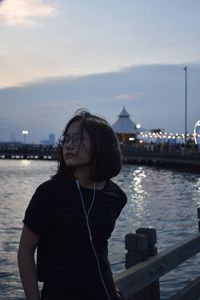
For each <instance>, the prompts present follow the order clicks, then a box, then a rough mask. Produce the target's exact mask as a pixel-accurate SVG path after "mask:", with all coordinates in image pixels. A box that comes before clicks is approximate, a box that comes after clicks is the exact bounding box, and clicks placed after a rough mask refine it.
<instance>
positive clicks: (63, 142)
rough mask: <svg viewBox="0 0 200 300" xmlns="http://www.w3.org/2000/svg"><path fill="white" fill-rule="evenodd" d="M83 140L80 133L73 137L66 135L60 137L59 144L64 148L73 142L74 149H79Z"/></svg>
mask: <svg viewBox="0 0 200 300" xmlns="http://www.w3.org/2000/svg"><path fill="white" fill-rule="evenodd" d="M83 139H84V138H83V136H82V135H81V134H79V133H75V134H73V135H71V136H70V135H69V134H65V135H62V136H61V137H60V139H59V143H60V145H61V146H64V145H67V144H68V143H69V142H70V141H71V143H72V146H73V147H79V146H80V143H81V142H82V140H83Z"/></svg>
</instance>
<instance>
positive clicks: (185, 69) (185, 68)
mask: <svg viewBox="0 0 200 300" xmlns="http://www.w3.org/2000/svg"><path fill="white" fill-rule="evenodd" d="M183 70H184V71H185V147H186V144H187V66H185V67H184V69H183Z"/></svg>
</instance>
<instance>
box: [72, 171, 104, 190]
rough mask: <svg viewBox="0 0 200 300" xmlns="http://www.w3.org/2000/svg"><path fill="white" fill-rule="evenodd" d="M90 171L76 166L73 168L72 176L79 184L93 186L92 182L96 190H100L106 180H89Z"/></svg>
mask: <svg viewBox="0 0 200 300" xmlns="http://www.w3.org/2000/svg"><path fill="white" fill-rule="evenodd" d="M90 174H91V173H90V172H89V170H88V169H87V170H83V169H81V170H80V169H79V168H76V169H75V170H74V176H75V178H76V179H77V180H78V182H79V184H80V186H82V187H85V188H93V187H94V184H95V188H96V189H97V190H101V189H103V188H104V186H105V184H106V181H105V180H102V181H97V182H96V181H95V180H91V179H90Z"/></svg>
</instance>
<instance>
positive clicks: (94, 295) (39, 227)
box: [18, 111, 127, 300]
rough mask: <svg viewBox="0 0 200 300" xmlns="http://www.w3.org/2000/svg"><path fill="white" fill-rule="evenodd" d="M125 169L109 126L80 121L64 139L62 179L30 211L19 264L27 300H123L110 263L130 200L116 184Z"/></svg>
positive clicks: (83, 116) (39, 194) (39, 192)
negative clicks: (110, 249)
mask: <svg viewBox="0 0 200 300" xmlns="http://www.w3.org/2000/svg"><path fill="white" fill-rule="evenodd" d="M121 162H122V160H121V152H120V147H119V144H118V140H117V138H116V135H115V133H114V131H113V130H112V128H111V126H110V125H109V124H108V123H107V121H105V120H104V119H102V118H100V117H98V116H95V115H92V114H90V113H89V112H87V111H79V113H77V114H75V116H74V117H73V118H72V119H71V120H70V121H69V122H68V124H67V125H66V127H65V129H64V132H63V135H62V136H61V138H60V140H59V145H58V169H57V173H56V175H54V176H53V177H52V179H50V180H48V181H46V182H44V183H42V184H41V185H40V186H39V187H38V188H37V189H36V191H35V193H34V195H33V197H32V199H31V201H30V203H29V205H28V207H27V209H26V212H25V217H24V220H23V222H24V226H23V230H22V234H21V240H20V245H19V250H18V264H19V270H20V276H21V281H22V285H23V288H24V291H25V295H26V299H27V300H39V299H41V300H117V299H123V297H122V295H120V292H118V291H117V289H116V287H115V284H114V281H113V275H112V272H111V268H110V264H109V261H108V239H109V238H110V236H111V233H112V231H113V229H114V226H115V221H116V219H117V218H118V217H119V215H120V213H121V210H122V209H123V207H124V205H125V204H126V201H127V198H126V195H125V193H124V192H123V191H122V190H121V188H120V187H119V186H118V185H116V184H115V183H114V182H113V181H112V180H111V178H112V177H114V176H116V175H117V174H118V173H119V172H120V169H121ZM36 249H37V262H36V264H35V259H34V254H35V250H36ZM38 281H40V282H43V286H42V291H41V295H40V291H39V288H38Z"/></svg>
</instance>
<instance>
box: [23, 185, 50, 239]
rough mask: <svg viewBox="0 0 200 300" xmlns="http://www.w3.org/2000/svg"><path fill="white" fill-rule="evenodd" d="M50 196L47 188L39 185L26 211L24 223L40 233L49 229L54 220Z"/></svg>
mask: <svg viewBox="0 0 200 300" xmlns="http://www.w3.org/2000/svg"><path fill="white" fill-rule="evenodd" d="M50 198H51V197H50V195H49V192H48V191H47V189H46V188H45V187H44V186H42V185H41V186H39V187H38V188H37V189H36V191H35V193H34V195H33V197H32V199H31V201H30V203H29V205H28V207H27V209H26V211H25V216H24V219H23V222H24V224H25V225H26V226H27V227H28V228H29V229H30V230H31V231H33V232H34V233H36V234H38V235H42V234H43V233H44V232H45V231H47V230H48V229H49V226H50V224H51V222H52V211H53V209H52V205H51V200H50Z"/></svg>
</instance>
